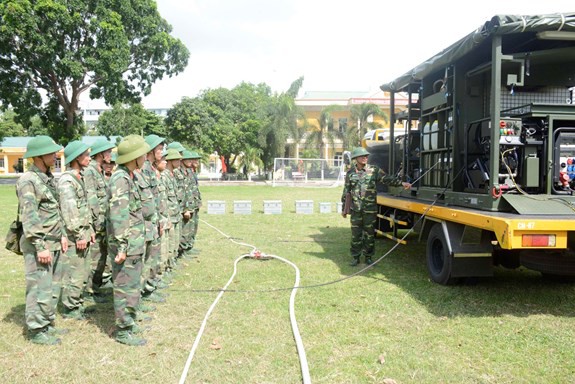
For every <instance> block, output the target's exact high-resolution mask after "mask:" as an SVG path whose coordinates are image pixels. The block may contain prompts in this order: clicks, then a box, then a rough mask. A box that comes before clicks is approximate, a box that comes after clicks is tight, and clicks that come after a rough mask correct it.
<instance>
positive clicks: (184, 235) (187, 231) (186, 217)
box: [178, 149, 197, 258]
mask: <svg viewBox="0 0 575 384" xmlns="http://www.w3.org/2000/svg"><path fill="white" fill-rule="evenodd" d="M192 158H193V153H192V151H189V150H187V149H186V150H184V152H183V153H182V166H181V167H180V170H181V174H182V175H183V176H184V180H183V186H184V199H183V203H182V226H181V230H180V248H179V250H178V256H179V257H183V258H188V257H192V247H193V236H194V233H193V232H194V219H193V216H194V212H195V210H196V209H195V205H196V204H195V199H194V196H193V193H192V192H193V186H194V175H193V171H192V161H193V160H192ZM196 184H197V183H196ZM196 189H197V188H196Z"/></svg>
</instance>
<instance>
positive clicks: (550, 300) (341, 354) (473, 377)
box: [0, 186, 575, 384]
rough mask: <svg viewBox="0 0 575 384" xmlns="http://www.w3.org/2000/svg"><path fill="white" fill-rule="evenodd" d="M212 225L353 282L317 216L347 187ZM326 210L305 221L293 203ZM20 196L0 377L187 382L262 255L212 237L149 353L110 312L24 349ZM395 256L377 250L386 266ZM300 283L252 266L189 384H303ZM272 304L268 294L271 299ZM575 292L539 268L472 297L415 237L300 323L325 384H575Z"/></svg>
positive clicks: (290, 192)
mask: <svg viewBox="0 0 575 384" xmlns="http://www.w3.org/2000/svg"><path fill="white" fill-rule="evenodd" d="M202 195H203V199H204V208H203V209H202V212H201V218H202V219H203V220H205V221H206V222H207V223H209V224H211V225H213V226H215V227H217V228H218V229H220V230H221V231H222V232H224V233H226V234H227V235H229V236H232V237H233V238H234V239H236V240H237V241H241V242H245V243H249V244H253V245H254V246H257V247H258V248H259V249H260V250H261V251H263V252H266V253H268V254H274V255H278V256H281V257H283V258H286V259H288V260H290V261H292V262H293V263H295V264H297V266H298V267H299V269H300V270H301V285H303V286H306V285H316V284H320V283H325V282H330V281H334V280H337V279H340V278H342V277H345V276H349V275H350V274H352V273H353V272H355V271H357V268H352V267H349V266H348V262H349V261H350V260H349V256H348V249H349V240H350V229H349V221H348V220H344V219H342V218H341V216H339V215H338V214H336V213H335V212H334V213H331V214H319V213H317V212H318V211H319V210H318V203H319V202H328V201H330V202H334V203H335V202H336V201H338V200H339V197H340V190H339V189H329V188H327V189H311V188H287V187H282V188H280V187H276V188H272V187H266V186H257V187H256V186H254V187H247V186H210V187H207V186H205V187H203V188H202ZM299 199H311V200H314V202H315V204H316V206H315V211H316V213H315V214H313V215H298V214H295V212H294V201H295V200H299ZM208 200H224V201H226V203H227V212H228V213H226V214H225V215H208V214H207V213H206V208H207V201H208ZM234 200H251V201H252V207H253V213H252V214H251V215H234V214H233V213H231V212H232V209H231V208H232V206H233V201H234ZM263 200H282V202H283V214H281V215H264V214H263V213H262V210H263V209H262V204H263ZM16 205H17V202H16V198H15V194H14V187H13V186H0V206H1V207H2V211H3V214H2V215H0V229H1V234H2V239H1V240H0V245H1V249H0V318H1V321H0V335H1V337H0V359H1V361H2V363H1V364H0V376H1V377H2V382H5V383H112V382H123V383H133V382H144V383H177V382H178V380H179V377H180V374H181V373H182V370H183V368H184V365H185V362H186V359H187V357H188V353H189V351H190V349H191V347H192V344H193V342H194V339H195V336H196V334H197V332H198V330H199V328H200V325H201V322H202V320H203V318H204V316H205V313H206V312H207V310H208V308H209V307H210V305H211V304H212V302H213V300H214V299H215V297H216V296H217V292H194V290H209V289H218V288H220V287H222V286H223V285H224V284H225V283H226V282H227V281H228V279H229V278H230V276H231V274H232V271H233V262H234V260H235V259H236V258H237V257H239V256H241V255H242V254H244V253H246V252H248V251H249V249H248V248H246V247H241V246H237V245H235V244H233V243H232V242H231V241H229V240H228V239H226V238H224V237H223V236H222V235H221V234H219V233H218V232H216V231H215V230H213V229H212V228H210V227H209V226H207V225H206V224H205V223H200V231H199V234H198V243H197V245H196V247H197V248H199V249H200V250H201V253H200V255H199V258H198V259H197V260H192V261H190V262H188V263H186V264H185V265H184V267H183V268H182V269H181V270H180V271H179V272H178V275H177V278H176V279H175V281H174V284H173V285H172V286H171V287H170V288H168V289H167V290H164V292H167V293H169V295H170V296H169V297H168V301H167V303H163V304H158V306H157V310H156V311H155V312H153V313H152V317H153V321H152V322H151V323H150V325H151V329H150V330H149V331H147V332H146V333H145V337H146V338H147V340H148V344H147V345H146V346H144V347H140V348H134V347H126V346H123V345H120V344H118V343H116V342H114V341H113V339H112V338H110V336H109V334H110V332H111V331H112V329H113V312H112V307H111V304H99V305H97V306H95V313H94V314H93V315H92V316H91V318H90V319H89V320H88V321H85V322H78V321H74V320H63V319H62V318H61V317H58V320H57V321H58V325H59V326H62V327H65V328H69V329H70V331H71V332H70V333H69V334H68V335H65V336H63V340H62V345H60V346H55V347H43V346H37V345H33V344H31V343H29V342H27V341H26V340H25V338H24V337H23V329H24V324H23V314H24V286H25V280H24V273H23V262H22V258H21V257H19V256H16V255H13V254H10V253H8V252H7V251H5V250H4V234H5V233H6V230H7V227H8V225H9V223H10V222H11V221H12V220H13V219H14V217H15V212H16ZM392 245H393V244H392V243H391V242H390V241H389V240H385V239H378V240H377V241H376V252H377V255H379V256H381V255H383V254H384V253H385V252H386V251H387V250H388V249H389V248H391V246H392ZM293 283H294V271H293V269H292V268H291V267H290V266H288V265H286V264H284V263H281V262H280V261H277V260H268V261H258V260H251V259H250V260H243V261H242V262H240V263H239V267H238V275H237V276H236V278H235V279H234V281H233V283H232V284H231V286H230V289H234V290H240V291H244V292H229V293H226V294H224V296H223V298H222V300H221V301H220V303H219V304H218V306H217V307H216V308H215V310H214V312H213V314H212V316H211V317H210V319H209V320H208V323H207V327H206V331H205V333H204V335H203V338H202V340H201V343H200V345H199V348H198V350H197V351H196V354H195V358H194V360H193V361H192V364H191V368H190V371H189V375H188V378H187V383H214V384H216V383H218V384H219V383H300V382H301V380H302V379H301V372H300V367H299V361H298V358H297V353H296V347H295V342H294V339H293V336H292V333H291V328H290V323H289V313H288V302H289V296H290V291H289V290H284V291H275V292H269V290H270V289H273V288H284V287H291V286H292V285H293ZM266 291H267V292H266ZM574 297H575V286H574V285H573V284H565V283H563V284H559V283H549V282H546V281H544V280H542V279H541V278H540V276H539V274H537V273H534V272H530V271H527V270H515V271H507V270H503V269H497V270H496V274H495V276H494V277H493V278H489V279H485V280H479V281H477V282H475V283H474V284H473V285H460V286H454V287H444V286H439V285H437V284H434V283H432V282H430V281H429V279H428V277H427V272H426V269H425V255H424V246H423V245H422V244H419V243H418V242H417V235H414V234H412V235H410V236H409V237H408V245H407V246H400V247H398V248H397V249H396V250H395V251H394V252H393V253H392V254H390V255H389V256H388V257H386V258H384V259H382V260H381V262H379V263H378V264H377V265H376V266H375V267H374V268H373V269H370V270H368V271H366V272H365V273H363V274H362V275H360V276H357V277H353V278H351V279H348V280H345V281H343V282H340V283H336V284H331V285H326V286H323V287H317V288H306V289H301V290H299V292H298V294H297V296H296V316H297V320H298V326H299V329H300V332H301V335H302V338H303V343H304V346H305V349H306V353H307V358H308V362H309V367H310V373H311V379H312V382H313V383H330V384H331V383H338V384H339V383H383V382H384V380H385V379H386V378H390V379H393V380H395V382H397V383H498V384H500V383H573V382H575V347H574V341H575V331H574V330H575V318H574V315H575V298H574Z"/></svg>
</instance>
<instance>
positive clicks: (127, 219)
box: [107, 165, 146, 329]
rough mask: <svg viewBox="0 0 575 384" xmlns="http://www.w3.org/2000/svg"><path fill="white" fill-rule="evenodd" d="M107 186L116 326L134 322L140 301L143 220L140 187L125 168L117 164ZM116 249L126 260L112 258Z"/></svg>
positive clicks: (109, 244) (143, 242)
mask: <svg viewBox="0 0 575 384" xmlns="http://www.w3.org/2000/svg"><path fill="white" fill-rule="evenodd" d="M109 187H110V189H109V192H108V197H109V217H108V221H107V230H108V255H109V258H110V261H111V263H112V280H113V282H114V312H115V315H116V326H117V327H118V328H120V329H124V328H128V327H131V326H132V325H133V324H134V319H135V315H136V308H137V307H138V304H139V303H140V278H141V275H142V257H143V254H144V252H145V241H146V240H145V224H144V216H143V212H142V201H141V198H140V189H139V188H138V187H137V186H136V184H135V183H134V181H133V174H132V173H130V171H129V170H128V168H126V167H125V166H124V165H119V166H118V169H117V170H116V171H115V172H114V173H113V174H112V176H111V177H110V183H109ZM119 253H125V254H126V260H125V261H124V262H123V263H121V264H117V263H116V262H115V261H114V259H115V258H116V256H117V255H118V254H119Z"/></svg>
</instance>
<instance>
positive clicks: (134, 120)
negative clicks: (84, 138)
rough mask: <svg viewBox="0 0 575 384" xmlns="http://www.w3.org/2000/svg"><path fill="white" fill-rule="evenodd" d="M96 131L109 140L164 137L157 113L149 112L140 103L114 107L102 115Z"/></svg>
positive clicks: (161, 122)
mask: <svg viewBox="0 0 575 384" xmlns="http://www.w3.org/2000/svg"><path fill="white" fill-rule="evenodd" d="M96 130H97V131H98V133H99V134H100V135H104V136H106V137H107V138H110V136H127V135H143V136H145V135H149V134H151V133H155V134H157V135H160V136H161V135H163V134H164V132H165V129H164V126H163V121H162V120H161V118H160V117H159V116H157V115H156V114H155V113H153V112H150V111H147V110H146V109H144V106H143V105H142V104H140V103H138V104H133V105H130V106H128V107H126V106H124V105H122V104H120V103H117V104H116V105H114V107H113V108H112V109H111V110H109V111H106V112H104V113H102V115H101V116H100V118H99V119H98V122H97V123H96Z"/></svg>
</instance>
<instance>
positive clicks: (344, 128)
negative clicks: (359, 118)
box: [338, 117, 347, 133]
mask: <svg viewBox="0 0 575 384" xmlns="http://www.w3.org/2000/svg"><path fill="white" fill-rule="evenodd" d="M338 124H339V132H340V133H345V131H347V117H340V118H339V120H338Z"/></svg>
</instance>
